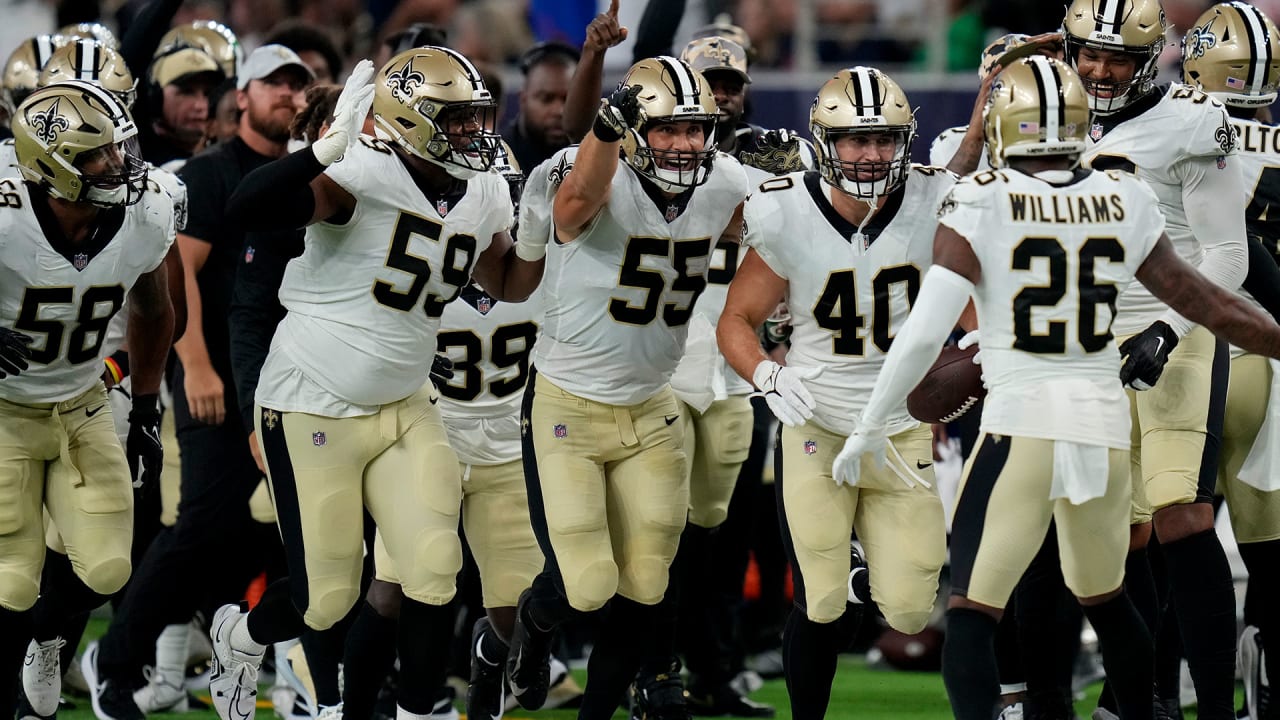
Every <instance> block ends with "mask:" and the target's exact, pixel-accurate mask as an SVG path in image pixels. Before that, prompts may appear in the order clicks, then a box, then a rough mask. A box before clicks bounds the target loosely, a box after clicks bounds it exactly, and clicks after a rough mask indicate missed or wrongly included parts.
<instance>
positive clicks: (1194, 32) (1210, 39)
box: [1182, 18, 1218, 58]
mask: <svg viewBox="0 0 1280 720" xmlns="http://www.w3.org/2000/svg"><path fill="white" fill-rule="evenodd" d="M1216 19H1217V18H1212V19H1210V20H1209V22H1207V23H1205V24H1204V25H1202V26H1201V27H1198V28H1192V29H1191V32H1189V33H1187V37H1186V39H1184V40H1183V41H1182V43H1183V44H1184V45H1186V47H1187V54H1188V55H1189V56H1191V57H1193V58H1200V57H1204V53H1205V51H1206V50H1209V49H1212V48H1213V47H1214V46H1215V45H1217V44H1218V36H1217V35H1215V34H1214V33H1213V31H1212V28H1213V21H1214V20H1216Z"/></svg>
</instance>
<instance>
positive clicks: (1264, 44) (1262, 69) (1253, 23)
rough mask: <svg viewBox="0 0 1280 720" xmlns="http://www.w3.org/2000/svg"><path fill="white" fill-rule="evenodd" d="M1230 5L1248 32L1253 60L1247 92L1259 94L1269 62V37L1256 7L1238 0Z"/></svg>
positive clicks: (1265, 77)
mask: <svg viewBox="0 0 1280 720" xmlns="http://www.w3.org/2000/svg"><path fill="white" fill-rule="evenodd" d="M1231 7H1233V8H1235V11H1236V12H1237V13H1239V15H1240V18H1241V19H1242V20H1244V26H1245V28H1246V29H1247V30H1248V32H1249V51H1250V52H1249V54H1250V55H1251V56H1252V59H1253V62H1252V63H1251V64H1250V66H1249V76H1248V78H1246V84H1247V85H1248V86H1249V92H1251V93H1254V94H1258V95H1261V94H1262V83H1263V82H1264V81H1265V80H1266V79H1267V66H1269V65H1270V64H1271V43H1270V42H1269V40H1270V38H1268V37H1267V28H1266V26H1265V25H1264V24H1263V23H1262V18H1261V17H1259V15H1260V12H1259V10H1258V9H1257V8H1256V7H1254V6H1252V5H1248V4H1246V3H1242V2H1239V1H1238V0H1237V2H1233V3H1231Z"/></svg>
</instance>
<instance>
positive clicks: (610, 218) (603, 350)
mask: <svg viewBox="0 0 1280 720" xmlns="http://www.w3.org/2000/svg"><path fill="white" fill-rule="evenodd" d="M575 152H576V149H575V148H569V149H567V150H564V151H561V154H560V155H558V156H557V157H556V158H553V159H552V160H553V161H554V162H555V163H556V165H553V167H563V168H564V170H565V171H569V167H570V165H569V163H571V162H572V160H571V158H572V157H573V154H574V153H575ZM562 160H567V162H561V161H562ZM714 163H715V165H714V168H713V170H712V172H711V173H710V174H709V176H708V178H707V181H706V183H704V184H703V185H701V186H700V187H698V188H696V189H694V190H693V191H692V193H690V195H689V198H688V204H687V206H686V207H685V208H684V209H683V211H682V212H681V211H680V207H679V205H678V203H677V202H676V201H669V202H668V201H664V203H663V205H665V208H664V207H659V205H658V204H657V203H656V202H655V201H654V200H653V199H651V197H650V196H649V195H648V194H647V193H646V191H645V188H644V187H642V185H641V182H642V180H641V179H640V177H639V175H637V174H636V172H635V171H634V170H632V169H631V168H630V167H628V166H627V165H626V164H623V163H620V164H619V165H618V169H617V171H616V172H615V173H614V177H613V186H612V190H611V192H610V196H609V200H608V202H607V203H606V204H605V206H604V207H603V208H602V209H601V210H600V212H599V213H598V214H597V215H596V217H595V218H594V219H593V220H592V222H591V223H590V225H589V226H588V227H587V229H586V230H585V231H584V232H583V233H582V234H581V235H579V236H578V237H577V238H575V239H574V240H573V241H572V242H569V243H564V244H561V243H558V242H555V241H552V242H551V243H549V244H548V246H547V264H546V270H545V272H544V274H543V278H542V290H543V298H544V301H545V304H546V323H545V325H544V326H543V331H542V334H541V336H539V338H538V343H537V346H536V347H535V348H534V364H535V366H536V367H537V368H538V372H539V373H540V374H542V375H545V376H546V377H547V379H549V380H551V381H552V382H554V383H555V384H556V385H557V386H559V387H561V388H563V389H565V390H567V391H569V392H571V393H574V394H575V395H579V396H581V397H585V398H588V399H591V400H595V401H597V402H602V403H608V404H613V405H633V404H636V403H639V402H642V401H644V400H646V399H647V398H650V397H652V396H653V395H654V394H656V393H657V392H658V391H659V390H661V389H662V388H663V387H664V386H666V385H667V384H668V382H669V381H670V379H671V375H672V373H673V372H674V371H675V369H676V364H677V363H678V362H679V360H680V358H681V356H682V355H683V354H684V349H685V339H686V336H687V334H688V326H689V321H690V319H691V317H692V316H693V307H694V303H695V301H696V300H697V299H698V296H699V295H700V294H701V293H702V291H703V290H704V289H705V287H706V272H707V266H708V257H709V255H710V253H711V247H712V245H713V244H714V243H715V242H716V241H717V239H718V238H719V237H720V235H721V234H722V233H723V232H724V229H725V228H726V227H727V226H728V224H729V221H730V219H731V218H732V216H733V213H734V210H735V209H736V208H737V207H738V205H739V204H740V203H741V202H742V200H743V199H744V198H745V197H746V194H747V183H746V176H745V175H744V173H743V170H742V166H741V165H740V164H739V163H738V162H737V161H736V160H734V159H733V158H731V157H729V156H727V155H724V154H719V155H717V156H716V158H715V160H714Z"/></svg>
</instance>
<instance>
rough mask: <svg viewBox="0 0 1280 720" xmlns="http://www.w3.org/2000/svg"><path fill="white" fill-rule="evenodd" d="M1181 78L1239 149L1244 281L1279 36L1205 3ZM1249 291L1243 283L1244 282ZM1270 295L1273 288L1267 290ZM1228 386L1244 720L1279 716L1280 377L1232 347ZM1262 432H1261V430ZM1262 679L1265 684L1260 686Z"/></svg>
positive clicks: (1243, 10) (1243, 8) (1267, 180)
mask: <svg viewBox="0 0 1280 720" xmlns="http://www.w3.org/2000/svg"><path fill="white" fill-rule="evenodd" d="M1182 72H1183V78H1184V79H1185V81H1186V83H1187V84H1188V85H1191V86H1193V87H1195V88H1197V89H1199V90H1201V91H1203V92H1206V93H1208V94H1209V95H1211V96H1212V97H1214V98H1215V99H1217V100H1218V101H1220V102H1222V103H1223V104H1225V105H1226V106H1227V112H1228V113H1229V114H1230V115H1231V126H1232V128H1233V129H1234V130H1235V133H1236V137H1237V140H1238V142H1239V146H1240V164H1241V167H1242V169H1243V173H1244V189H1245V190H1246V193H1247V200H1248V203H1249V206H1248V209H1247V210H1246V228H1247V230H1248V233H1249V236H1250V237H1249V241H1250V247H1249V253H1250V274H1251V275H1252V274H1253V272H1254V266H1255V265H1256V264H1259V263H1261V264H1264V265H1265V264H1267V263H1274V262H1275V260H1274V258H1275V252H1276V241H1277V239H1280V226H1278V225H1277V224H1276V220H1274V219H1271V218H1269V217H1268V214H1269V208H1270V206H1271V204H1272V203H1275V202H1280V170H1277V168H1280V143H1277V139H1280V134H1278V130H1280V128H1277V127H1276V126H1275V125H1272V124H1269V123H1263V122H1261V121H1260V120H1259V119H1258V114H1259V111H1260V110H1261V109H1262V108H1264V107H1266V106H1267V105H1270V104H1271V103H1272V102H1274V101H1275V98H1276V85H1277V83H1280V32H1277V30H1276V26H1275V24H1274V23H1273V22H1272V21H1271V19H1270V18H1269V17H1267V16H1266V15H1265V14H1264V13H1263V12H1262V11H1261V10H1259V9H1258V8H1256V7H1254V6H1253V5H1250V4H1248V3H1243V2H1231V3H1221V4H1218V5H1214V6H1213V7H1212V8H1210V9H1209V10H1207V11H1205V13H1204V14H1203V15H1201V16H1200V18H1199V19H1198V20H1197V21H1196V23H1195V25H1194V26H1193V27H1192V29H1191V30H1190V32H1188V33H1187V35H1186V38H1185V39H1184V41H1183V46H1182ZM1249 287H1250V288H1252V287H1253V286H1252V284H1249ZM1272 289H1273V290H1275V289H1276V288H1272ZM1231 356H1232V357H1231V379H1230V382H1229V383H1228V388H1227V400H1226V403H1227V404H1226V414H1225V420H1224V423H1223V427H1222V457H1221V459H1220V461H1219V465H1218V467H1219V472H1218V483H1219V485H1218V487H1219V488H1220V489H1221V490H1222V493H1223V495H1225V496H1226V499H1227V510H1228V512H1229V513H1230V515H1231V529H1232V530H1233V531H1234V532H1235V536H1236V541H1237V543H1238V544H1239V548H1240V557H1241V558H1242V559H1243V560H1244V563H1245V567H1246V568H1247V569H1248V570H1249V586H1248V591H1247V592H1246V594H1245V624H1246V626H1247V627H1246V629H1245V632H1244V635H1242V636H1241V638H1240V648H1239V652H1240V666H1241V674H1242V675H1243V676H1244V687H1245V705H1246V706H1247V708H1248V711H1249V718H1250V720H1260V719H1262V718H1267V719H1268V720H1272V719H1274V718H1280V701H1278V700H1276V699H1275V696H1274V695H1273V696H1272V698H1271V699H1270V702H1269V703H1266V706H1267V707H1266V709H1265V710H1266V712H1265V713H1264V712H1263V705H1264V703H1263V702H1262V698H1261V697H1260V695H1261V694H1262V693H1260V692H1259V691H1260V690H1261V691H1264V692H1265V691H1266V689H1267V686H1270V687H1275V683H1276V681H1277V679H1280V669H1277V665H1276V662H1277V660H1276V658H1280V625H1277V624H1276V619H1277V616H1276V610H1275V609H1276V608H1277V607H1280V585H1278V584H1277V582H1280V578H1277V577H1276V573H1275V568H1277V567H1280V484H1277V482H1278V481H1280V467H1276V466H1275V465H1274V464H1273V463H1275V462H1276V458H1277V457H1280V455H1277V453H1278V452H1280V447H1277V446H1276V445H1275V439H1274V435H1272V434H1271V433H1273V432H1274V431H1275V420H1274V413H1275V412H1276V408H1280V397H1277V395H1278V394H1280V393H1278V392H1277V389H1276V385H1275V382H1276V380H1277V379H1278V378H1280V375H1278V374H1277V373H1276V372H1275V371H1274V369H1275V367H1276V365H1275V364H1274V363H1269V362H1268V360H1267V358H1265V357H1263V356H1261V355H1257V354H1253V353H1246V352H1244V351H1243V350H1241V349H1240V348H1238V347H1232V348H1231ZM1264 427H1265V428H1266V430H1267V432H1265V433H1264V432H1262V431H1263V428H1264ZM1264 678H1269V679H1270V682H1269V683H1268V682H1266V680H1264Z"/></svg>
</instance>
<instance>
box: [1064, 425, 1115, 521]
mask: <svg viewBox="0 0 1280 720" xmlns="http://www.w3.org/2000/svg"><path fill="white" fill-rule="evenodd" d="M1110 450H1111V449H1110V448H1107V447H1103V446H1102V445H1085V444H1083V443H1074V442H1068V441H1066V440H1054V441H1053V485H1052V487H1051V488H1050V490H1049V499H1050V500H1057V499H1059V498H1066V499H1067V500H1069V501H1070V502H1071V504H1072V505H1082V504H1084V503H1086V502H1088V501H1090V500H1093V499H1094V498H1100V497H1102V496H1103V495H1106V494H1107V479H1108V475H1109V473H1108V464H1107V453H1109V452H1110Z"/></svg>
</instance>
